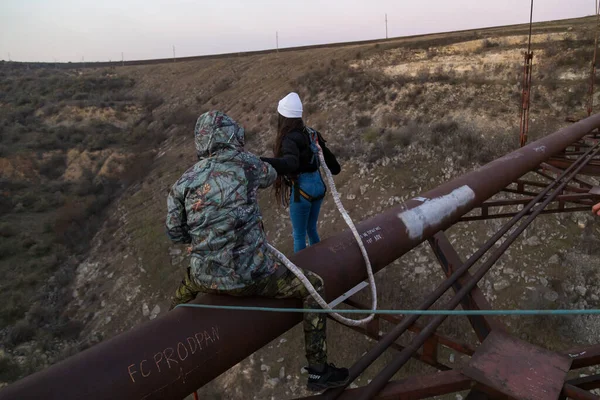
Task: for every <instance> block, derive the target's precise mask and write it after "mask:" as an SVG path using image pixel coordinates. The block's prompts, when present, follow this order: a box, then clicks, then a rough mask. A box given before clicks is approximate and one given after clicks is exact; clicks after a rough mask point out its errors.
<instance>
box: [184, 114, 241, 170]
mask: <svg viewBox="0 0 600 400" xmlns="http://www.w3.org/2000/svg"><path fill="white" fill-rule="evenodd" d="M194 142H195V144H196V152H197V154H198V158H204V157H208V156H211V155H212V154H214V153H216V152H218V151H220V150H225V149H235V150H242V149H243V147H244V128H242V127H241V126H240V125H238V124H237V122H235V121H234V120H233V119H231V118H230V117H229V116H227V115H226V114H224V113H222V112H221V111H209V112H206V113H204V114H202V115H201V116H200V117H198V120H197V121H196V127H195V128H194Z"/></svg>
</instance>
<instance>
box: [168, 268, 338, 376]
mask: <svg viewBox="0 0 600 400" xmlns="http://www.w3.org/2000/svg"><path fill="white" fill-rule="evenodd" d="M303 272H304V275H306V277H307V278H308V280H309V281H310V283H312V285H313V286H314V288H315V289H316V290H317V292H318V293H319V294H320V295H321V297H324V296H325V289H324V285H323V279H321V277H320V276H319V275H317V274H315V273H314V272H311V271H307V270H303ZM198 293H209V294H227V295H231V296H262V297H274V298H277V299H287V298H297V299H302V300H303V307H304V308H305V309H320V308H321V306H319V304H318V303H317V302H316V301H315V300H314V299H313V298H312V296H311V295H310V293H309V292H308V290H307V289H306V288H305V287H304V285H303V284H302V282H300V280H299V279H298V278H297V277H296V276H295V275H294V274H293V273H291V272H290V271H289V270H287V269H286V271H285V272H284V273H283V274H282V275H280V276H275V275H272V276H269V277H267V278H265V279H262V280H260V281H257V282H256V283H254V284H253V285H250V286H247V287H245V288H242V289H235V290H226V291H224V290H215V289H210V288H208V287H204V286H203V285H198V284H197V283H196V282H194V281H192V280H191V279H190V270H189V268H188V271H187V273H186V276H185V279H184V280H183V281H182V282H181V284H180V286H179V288H178V289H177V291H176V292H175V296H174V297H173V299H172V301H171V308H173V307H175V306H176V305H177V304H182V303H187V302H189V301H191V300H193V299H195V298H196V296H197V295H198ZM326 321H327V316H326V314H319V313H311V312H306V313H305V314H304V341H305V348H306V359H307V360H308V364H309V365H316V364H325V363H327V343H326V341H325V332H326V329H325V328H326Z"/></svg>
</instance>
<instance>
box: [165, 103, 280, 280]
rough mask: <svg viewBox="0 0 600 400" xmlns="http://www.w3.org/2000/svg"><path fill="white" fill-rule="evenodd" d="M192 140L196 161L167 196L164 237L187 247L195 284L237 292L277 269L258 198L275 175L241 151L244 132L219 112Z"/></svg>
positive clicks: (201, 122)
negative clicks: (189, 249)
mask: <svg viewBox="0 0 600 400" xmlns="http://www.w3.org/2000/svg"><path fill="white" fill-rule="evenodd" d="M194 136H195V143H196V150H197V153H198V159H199V161H198V162H197V163H196V164H195V165H194V166H193V167H191V168H190V169H188V170H187V171H186V172H185V173H184V174H183V176H182V177H181V178H180V179H179V180H178V181H177V182H176V183H175V185H173V187H172V189H171V192H170V193H169V197H168V200H167V208H168V213H167V222H166V225H167V234H168V236H169V238H170V239H171V240H172V241H173V242H176V243H191V245H192V254H191V256H192V257H191V271H190V275H191V277H192V279H193V280H195V281H196V282H197V283H198V284H200V285H202V286H205V287H209V288H212V289H217V290H234V289H240V288H243V287H246V286H247V285H248V284H250V283H251V282H253V281H255V280H257V279H260V278H263V277H265V276H267V275H270V274H272V273H273V272H275V270H276V269H277V264H276V263H275V262H274V260H273V258H272V257H271V255H270V253H267V252H268V250H267V247H266V237H265V234H264V232H263V229H262V216H261V214H260V210H259V208H258V202H257V198H256V192H257V190H258V189H259V188H266V187H268V186H270V185H272V184H273V182H274V181H275V178H277V173H276V172H275V170H274V169H273V167H271V166H270V165H269V164H267V163H264V162H262V161H261V160H260V159H259V158H258V157H256V156H254V155H253V154H251V153H248V152H245V151H244V128H242V127H241V126H239V125H238V124H237V123H236V122H235V121H233V120H232V119H231V118H229V117H228V116H227V115H225V114H223V113H221V112H219V111H211V112H207V113H205V114H203V115H201V116H200V117H199V118H198V121H197V122H196V127H195V129H194Z"/></svg>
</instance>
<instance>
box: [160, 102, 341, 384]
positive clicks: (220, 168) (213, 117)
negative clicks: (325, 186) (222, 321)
mask: <svg viewBox="0 0 600 400" xmlns="http://www.w3.org/2000/svg"><path fill="white" fill-rule="evenodd" d="M194 137H195V144H196V151H197V155H198V162H197V163H196V164H194V165H193V166H192V167H191V168H190V169H188V170H187V171H186V172H185V173H184V174H183V175H182V176H181V178H179V180H178V181H177V182H176V183H175V184H174V185H173V187H172V188H171V191H170V193H169V197H168V199H167V208H168V210H167V218H166V228H167V235H168V237H169V239H171V240H172V241H173V242H175V243H185V244H191V247H190V255H191V261H190V267H189V268H188V270H187V274H186V276H185V278H184V280H183V281H182V282H181V285H180V286H179V288H178V289H177V291H176V292H175V296H174V298H173V300H172V307H175V306H176V305H177V304H181V303H187V302H189V301H191V300H193V299H194V298H196V296H197V295H198V293H213V294H228V295H233V296H265V297H275V298H300V299H303V301H304V308H306V309H319V308H320V306H319V305H318V303H317V302H316V301H315V300H314V299H313V298H312V296H311V295H310V294H309V292H308V290H307V289H306V288H305V287H304V285H303V284H302V282H300V280H299V279H298V278H297V277H296V276H295V275H294V274H293V273H292V272H290V271H289V270H288V269H287V268H286V267H285V266H284V265H283V264H282V263H281V262H280V261H279V260H277V259H276V258H275V256H274V255H273V254H272V253H270V252H269V250H268V248H267V246H266V243H267V239H266V235H265V233H264V230H263V227H262V216H261V213H260V209H259V207H258V201H257V191H258V189H263V188H267V187H269V186H270V185H272V184H273V182H274V181H275V179H276V178H277V173H276V172H275V170H274V169H273V167H272V166H271V165H269V164H268V163H265V162H263V161H261V160H260V159H259V158H258V157H256V156H255V155H253V154H251V153H249V152H246V151H244V129H243V128H242V127H241V126H239V125H238V124H237V123H236V122H235V121H234V120H232V119H231V118H230V117H228V116H227V115H225V114H223V113H222V112H219V111H211V112H207V113H204V114H202V115H201V116H200V117H199V118H198V120H197V122H196V127H195V129H194ZM303 272H304V274H305V275H306V277H307V278H308V279H309V281H310V282H311V283H312V285H313V286H314V287H315V289H316V290H317V291H318V292H319V294H320V295H321V296H324V286H323V280H322V279H321V277H319V276H318V275H317V274H315V273H313V272H310V271H306V270H305V271H303ZM304 332H305V344H306V358H307V360H308V363H309V372H310V373H311V374H310V375H309V382H308V385H309V389H312V390H322V389H324V388H328V387H335V386H340V385H343V384H345V383H346V382H347V380H348V370H347V369H345V368H335V366H333V365H332V364H327V346H326V341H325V332H326V316H325V314H318V313H310V312H307V313H305V314H304Z"/></svg>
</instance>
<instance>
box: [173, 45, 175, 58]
mask: <svg viewBox="0 0 600 400" xmlns="http://www.w3.org/2000/svg"><path fill="white" fill-rule="evenodd" d="M173 62H175V45H173Z"/></svg>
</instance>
